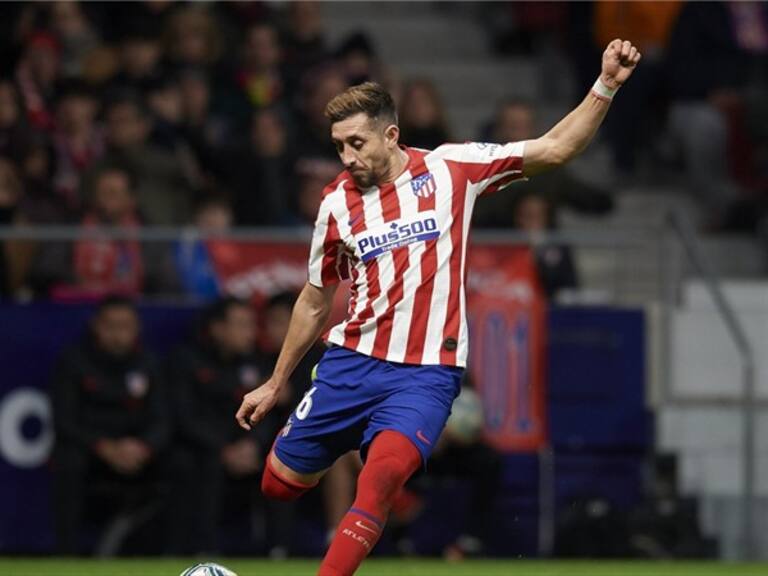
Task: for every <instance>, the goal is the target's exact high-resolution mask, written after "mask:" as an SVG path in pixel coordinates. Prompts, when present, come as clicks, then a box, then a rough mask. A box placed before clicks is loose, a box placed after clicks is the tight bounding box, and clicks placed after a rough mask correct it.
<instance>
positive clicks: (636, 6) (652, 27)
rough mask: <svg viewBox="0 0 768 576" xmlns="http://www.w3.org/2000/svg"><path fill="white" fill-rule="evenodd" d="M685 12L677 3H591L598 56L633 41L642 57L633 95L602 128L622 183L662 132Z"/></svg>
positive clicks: (616, 107)
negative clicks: (676, 37)
mask: <svg viewBox="0 0 768 576" xmlns="http://www.w3.org/2000/svg"><path fill="white" fill-rule="evenodd" d="M682 6H683V3H682V2H680V1H677V0H671V1H667V2H618V1H609V2H594V3H593V6H592V10H593V19H594V24H593V30H594V41H593V43H594V48H595V50H596V51H599V50H602V49H603V47H604V46H606V45H607V44H608V43H609V42H610V41H611V40H613V39H614V38H632V42H633V43H634V45H635V46H637V49H638V50H639V51H640V52H642V54H643V65H642V66H641V67H638V68H637V72H638V74H637V75H635V76H633V78H632V82H633V83H632V90H631V93H630V90H627V91H626V92H624V93H622V95H621V96H622V97H621V98H617V99H616V100H615V102H614V103H613V105H612V106H611V108H612V109H613V112H612V113H611V114H609V115H608V116H607V117H606V122H605V128H604V134H605V137H606V138H607V139H608V141H609V143H610V145H611V151H612V153H613V159H614V164H615V165H616V167H617V168H618V169H619V171H620V174H621V177H623V178H626V177H630V176H632V175H633V174H635V167H636V166H635V165H636V161H637V157H638V156H639V155H640V154H642V153H643V151H647V150H648V148H649V146H648V145H649V144H650V143H651V142H652V138H653V137H654V136H656V135H657V134H658V133H659V132H661V130H662V129H663V126H662V125H661V120H662V117H663V116H664V113H665V110H664V107H665V106H664V102H663V98H662V96H663V94H662V92H663V88H664V87H663V82H664V80H665V74H666V69H665V64H666V57H667V46H668V44H669V37H670V35H671V33H672V28H673V27H674V25H675V22H676V21H677V17H678V14H679V13H680V9H681V8H682ZM641 68H642V69H641ZM589 74H590V75H592V74H593V71H592V70H590V71H589ZM590 79H591V76H590ZM590 81H591V80H590Z"/></svg>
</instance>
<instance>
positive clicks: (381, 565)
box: [0, 558, 768, 576]
mask: <svg viewBox="0 0 768 576" xmlns="http://www.w3.org/2000/svg"><path fill="white" fill-rule="evenodd" d="M219 562H220V563H221V564H222V565H223V566H226V567H227V568H230V569H231V570H234V571H235V572H237V573H238V575H239V576H314V574H315V571H316V570H317V566H318V561H316V560H291V561H284V562H271V561H266V560H244V559H232V560H229V559H227V560H220V561H219ZM195 563H196V561H195V560H184V559H163V560H66V559H58V558H46V559H22V558H19V559H13V558H5V559H3V558H0V575H2V576H178V574H179V573H180V572H181V571H182V570H183V569H184V568H186V567H188V566H190V565H192V564H195ZM358 574H359V575H360V576H768V564H721V563H716V562H707V563H703V562H701V563H698V562H679V563H666V562H664V563H662V562H590V561H584V562H579V561H576V562H566V561H559V562H547V561H541V562H539V561H523V560H506V561H493V560H489V561H472V562H470V561H467V562H461V563H456V564H449V563H446V562H443V561H439V560H410V559H408V560H379V559H372V560H369V561H367V562H366V563H365V564H364V565H363V567H362V568H361V569H360V570H359V571H358Z"/></svg>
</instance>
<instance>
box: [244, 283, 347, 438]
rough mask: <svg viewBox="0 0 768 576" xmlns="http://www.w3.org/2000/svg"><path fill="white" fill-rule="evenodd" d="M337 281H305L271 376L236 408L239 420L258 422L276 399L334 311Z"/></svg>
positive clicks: (246, 422) (245, 423) (247, 423)
mask: <svg viewBox="0 0 768 576" xmlns="http://www.w3.org/2000/svg"><path fill="white" fill-rule="evenodd" d="M337 287H338V284H331V285H329V286H325V287H322V288H321V287H318V286H313V285H312V284H310V283H309V282H307V283H306V284H305V285H304V288H303V290H302V291H301V294H299V298H298V300H297V301H296V305H295V306H294V307H293V314H291V322H290V324H289V326H288V334H287V335H286V337H285V341H284V342H283V347H282V349H281V350H280V355H279V356H278V358H277V363H276V364H275V369H274V371H273V372H272V376H271V377H270V378H269V380H267V381H266V382H265V383H264V384H262V385H261V386H259V387H258V388H256V390H253V391H252V392H249V393H248V394H246V395H245V397H244V398H243V403H242V404H241V405H240V409H239V410H238V411H237V416H236V417H237V421H238V423H239V424H240V426H241V427H243V428H245V429H246V430H250V429H251V425H253V424H257V423H258V422H259V421H260V420H261V419H262V418H263V417H264V416H265V415H266V414H267V412H269V411H270V410H271V409H272V408H273V407H274V406H275V404H276V403H277V400H278V397H279V395H280V390H281V388H282V387H283V386H285V385H286V384H287V382H288V379H289V378H290V376H291V374H292V373H293V371H294V370H295V369H296V366H297V365H298V364H299V362H300V361H301V359H302V358H303V357H304V354H306V353H307V351H308V350H309V349H310V347H311V346H312V345H313V344H314V343H315V342H316V341H317V339H318V338H319V337H320V334H322V332H323V328H324V327H325V324H326V322H327V321H328V316H329V315H330V313H331V307H332V305H333V297H334V294H335V293H336V288H337Z"/></svg>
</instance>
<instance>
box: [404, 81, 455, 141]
mask: <svg viewBox="0 0 768 576" xmlns="http://www.w3.org/2000/svg"><path fill="white" fill-rule="evenodd" d="M399 109H400V110H401V113H400V133H401V139H402V141H403V142H404V143H405V144H406V145H408V146H412V147H414V148H426V149H427V150H434V149H435V148H437V147H438V146H440V145H441V144H445V143H446V142H448V141H449V140H450V135H449V133H448V124H447V122H446V118H445V111H444V109H443V104H442V101H441V100H440V94H439V93H438V92H437V88H436V87H435V85H434V84H433V83H432V82H431V81H429V80H427V79H424V78H418V79H414V80H411V81H410V82H407V83H406V85H405V88H404V89H403V97H402V102H401V103H400V105H399Z"/></svg>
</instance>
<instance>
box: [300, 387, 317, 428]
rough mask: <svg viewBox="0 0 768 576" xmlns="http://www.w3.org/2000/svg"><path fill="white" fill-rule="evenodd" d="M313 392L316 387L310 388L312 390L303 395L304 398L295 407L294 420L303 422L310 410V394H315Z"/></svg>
mask: <svg viewBox="0 0 768 576" xmlns="http://www.w3.org/2000/svg"><path fill="white" fill-rule="evenodd" d="M315 390H317V386H312V388H310V389H309V390H308V391H307V393H306V394H304V398H303V399H302V400H301V402H299V405H298V406H297V407H296V418H298V419H299V420H304V418H306V417H307V416H309V411H310V410H312V394H314V393H315Z"/></svg>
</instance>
